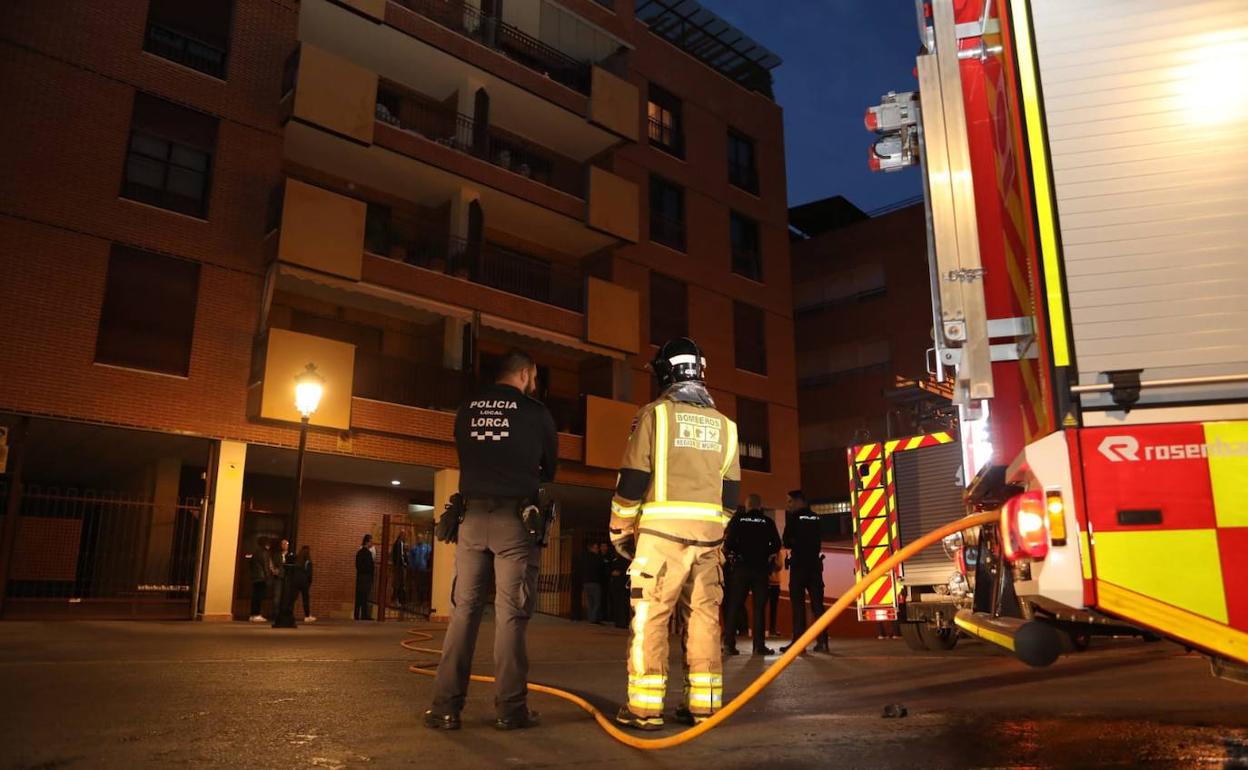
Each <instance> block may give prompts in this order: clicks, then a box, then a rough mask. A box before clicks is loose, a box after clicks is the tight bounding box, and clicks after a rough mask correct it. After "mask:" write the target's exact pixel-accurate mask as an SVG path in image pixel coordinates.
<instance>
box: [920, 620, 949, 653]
mask: <svg viewBox="0 0 1248 770" xmlns="http://www.w3.org/2000/svg"><path fill="white" fill-rule="evenodd" d="M919 636H921V637H922V638H923V642H924V644H926V645H927V649H929V650H938V651H942V652H943V651H948V650H952V649H953V648H954V647H957V646H958V629H957V627H955V626H949V627H947V628H939V627H937V626H929V625H921V626H919Z"/></svg>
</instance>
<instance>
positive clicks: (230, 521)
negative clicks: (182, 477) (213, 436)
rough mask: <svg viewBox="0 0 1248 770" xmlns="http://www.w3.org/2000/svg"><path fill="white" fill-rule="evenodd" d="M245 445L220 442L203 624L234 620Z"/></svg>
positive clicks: (241, 523) (245, 459) (245, 463)
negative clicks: (204, 622) (210, 621)
mask: <svg viewBox="0 0 1248 770" xmlns="http://www.w3.org/2000/svg"><path fill="white" fill-rule="evenodd" d="M246 465H247V445H246V444H244V443H242V442H239V441H222V442H221V448H220V452H218V454H217V467H216V472H215V474H214V478H215V483H214V485H213V489H212V540H211V541H210V542H209V545H208V548H209V550H208V578H207V585H206V586H205V593H204V620H230V619H232V618H233V617H234V571H235V568H236V564H235V562H236V561H237V557H238V536H239V530H240V528H241V527H242V525H243V471H244V469H245V468H246Z"/></svg>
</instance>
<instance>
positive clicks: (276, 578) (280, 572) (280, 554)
mask: <svg viewBox="0 0 1248 770" xmlns="http://www.w3.org/2000/svg"><path fill="white" fill-rule="evenodd" d="M291 558H292V554H291V553H290V541H289V540H287V539H286V538H282V540H281V542H280V543H279V544H278V548H277V552H276V553H274V554H273V555H272V558H271V559H270V560H269V575H270V581H269V589H270V590H271V591H272V594H273V617H277V616H278V615H279V614H281V609H280V607H281V606H282V588H284V587H285V585H286V564H287V561H288V560H290V559H291Z"/></svg>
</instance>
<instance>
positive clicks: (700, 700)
mask: <svg viewBox="0 0 1248 770" xmlns="http://www.w3.org/2000/svg"><path fill="white" fill-rule="evenodd" d="M722 702H723V697H722V695H721V694H720V693H694V692H691V693H689V705H691V706H693V705H697V706H711V707H715V706H718V705H720V704H721V703H722Z"/></svg>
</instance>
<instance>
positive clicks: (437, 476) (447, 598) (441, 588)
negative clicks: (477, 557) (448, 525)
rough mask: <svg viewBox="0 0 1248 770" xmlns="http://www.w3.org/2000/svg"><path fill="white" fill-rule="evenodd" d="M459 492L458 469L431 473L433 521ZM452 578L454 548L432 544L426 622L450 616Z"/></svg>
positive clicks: (448, 544) (453, 573)
mask: <svg viewBox="0 0 1248 770" xmlns="http://www.w3.org/2000/svg"><path fill="white" fill-rule="evenodd" d="M458 491H459V469H458V468H443V469H442V470H440V471H436V472H435V473H434V474H433V511H434V517H435V520H436V519H437V518H440V517H441V516H442V511H443V509H444V508H445V506H446V504H447V502H449V501H450V499H451V495H453V494H455V493H456V492H458ZM454 579H455V545H454V544H453V543H443V542H442V541H440V540H434V541H433V592H432V597H431V599H430V603H429V619H430V620H438V621H447V620H450V617H451V583H452V582H453V581H454Z"/></svg>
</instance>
